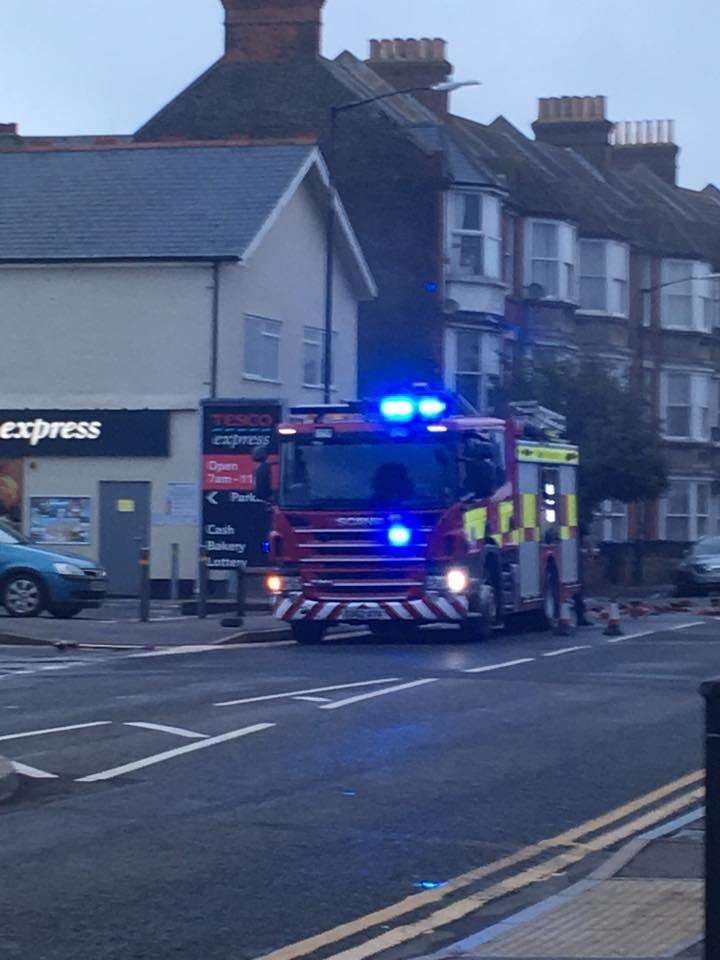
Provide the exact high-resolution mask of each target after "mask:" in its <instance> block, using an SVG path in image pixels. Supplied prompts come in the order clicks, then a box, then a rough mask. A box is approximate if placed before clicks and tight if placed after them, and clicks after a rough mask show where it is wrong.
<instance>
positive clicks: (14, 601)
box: [2, 573, 45, 618]
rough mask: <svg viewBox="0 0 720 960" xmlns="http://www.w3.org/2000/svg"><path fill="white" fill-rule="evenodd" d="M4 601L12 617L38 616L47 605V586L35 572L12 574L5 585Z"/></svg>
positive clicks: (3, 591) (3, 589) (3, 590)
mask: <svg viewBox="0 0 720 960" xmlns="http://www.w3.org/2000/svg"><path fill="white" fill-rule="evenodd" d="M2 603H3V606H4V607H5V609H6V610H7V612H8V613H9V614H10V616H11V617H23V618H27V617H37V616H39V615H40V614H41V613H42V611H43V608H44V606H45V587H44V586H43V583H42V580H40V578H39V577H36V576H35V574H33V573H15V574H12V575H11V576H10V577H9V578H8V579H7V580H6V581H5V584H4V585H3V588H2Z"/></svg>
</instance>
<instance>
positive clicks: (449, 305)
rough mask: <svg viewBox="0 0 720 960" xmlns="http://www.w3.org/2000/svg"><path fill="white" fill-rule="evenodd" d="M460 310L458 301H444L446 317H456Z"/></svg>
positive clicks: (443, 310)
mask: <svg viewBox="0 0 720 960" xmlns="http://www.w3.org/2000/svg"><path fill="white" fill-rule="evenodd" d="M459 309H460V304H459V303H458V302H457V300H443V305H442V312H443V313H444V314H445V316H446V317H452V316H454V315H455V314H456V313H457V312H458V310H459Z"/></svg>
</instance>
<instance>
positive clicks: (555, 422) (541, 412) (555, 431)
mask: <svg viewBox="0 0 720 960" xmlns="http://www.w3.org/2000/svg"><path fill="white" fill-rule="evenodd" d="M510 409H511V411H512V413H513V415H514V416H515V417H517V419H518V420H519V421H520V422H521V423H522V424H523V425H524V426H525V427H532V428H533V429H535V430H538V431H540V432H541V433H543V434H546V435H547V436H548V437H549V438H551V439H553V440H563V439H564V438H565V436H566V434H567V417H564V416H563V415H562V414H561V413H556V412H555V411H554V410H549V409H548V408H547V407H543V406H542V405H541V404H539V403H538V402H537V401H536V400H527V401H523V402H519V403H511V404H510Z"/></svg>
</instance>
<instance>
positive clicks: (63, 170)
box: [0, 146, 314, 260]
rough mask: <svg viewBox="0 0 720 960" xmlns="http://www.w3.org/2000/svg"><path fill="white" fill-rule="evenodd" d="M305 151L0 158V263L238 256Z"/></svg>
mask: <svg viewBox="0 0 720 960" xmlns="http://www.w3.org/2000/svg"><path fill="white" fill-rule="evenodd" d="M313 149H314V148H313V147H311V146H268V147H262V146H255V147H235V146H232V147H206V146H205V147H157V148H148V149H136V148H124V149H122V148H121V149H107V150H72V151H48V152H9V153H0V260H29V259H32V260H45V259H48V260H52V259H96V260H101V259H112V258H162V257H171V258H183V257H188V258H201V257H224V256H227V257H233V256H237V257H242V255H243V253H244V252H245V250H246V249H247V248H248V246H249V245H250V244H251V242H252V241H253V239H254V238H255V236H256V235H257V234H258V232H259V231H260V229H261V227H262V226H263V224H264V223H265V222H266V220H267V218H268V217H269V215H270V214H271V213H272V211H273V210H274V209H275V207H276V206H277V204H278V201H279V200H280V199H281V197H282V196H283V194H284V193H285V192H286V190H287V189H288V187H289V186H290V185H291V183H292V182H293V180H294V179H295V177H296V176H297V175H298V174H299V172H300V170H301V168H302V167H303V165H305V164H306V163H307V162H308V160H309V157H310V155H311V153H312V151H313Z"/></svg>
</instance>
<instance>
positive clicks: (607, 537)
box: [593, 500, 628, 543]
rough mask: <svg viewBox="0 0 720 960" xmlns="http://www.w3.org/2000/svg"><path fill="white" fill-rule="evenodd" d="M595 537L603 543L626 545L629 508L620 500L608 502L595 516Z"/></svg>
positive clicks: (601, 506)
mask: <svg viewBox="0 0 720 960" xmlns="http://www.w3.org/2000/svg"><path fill="white" fill-rule="evenodd" d="M593 535H594V536H595V537H596V538H597V539H598V540H600V541H602V542H603V543H625V541H626V540H627V539H628V507H627V504H626V503H621V502H620V501H619V500H606V501H605V502H604V503H602V504H601V505H600V509H599V510H598V512H597V513H596V514H595V522H594V523H593Z"/></svg>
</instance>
